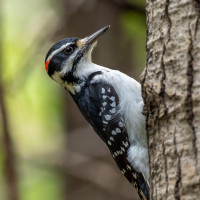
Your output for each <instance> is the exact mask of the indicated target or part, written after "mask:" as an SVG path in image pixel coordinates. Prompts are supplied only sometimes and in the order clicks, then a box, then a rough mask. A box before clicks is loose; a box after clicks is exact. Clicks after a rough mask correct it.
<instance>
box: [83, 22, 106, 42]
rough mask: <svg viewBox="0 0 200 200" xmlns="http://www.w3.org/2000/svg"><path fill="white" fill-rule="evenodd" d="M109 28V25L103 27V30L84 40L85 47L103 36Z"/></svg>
mask: <svg viewBox="0 0 200 200" xmlns="http://www.w3.org/2000/svg"><path fill="white" fill-rule="evenodd" d="M109 28H110V25H108V26H105V27H104V28H102V29H100V30H98V31H97V32H95V33H93V34H92V35H90V36H88V37H86V38H85V40H86V43H85V44H86V45H89V44H92V43H93V42H94V41H96V40H97V39H98V38H99V37H100V36H101V35H103V34H104V33H105V32H106V31H107V30H108V29H109Z"/></svg>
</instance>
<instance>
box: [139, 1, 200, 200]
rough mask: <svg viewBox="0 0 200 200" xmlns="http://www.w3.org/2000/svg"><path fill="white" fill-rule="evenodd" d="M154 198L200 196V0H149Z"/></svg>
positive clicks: (147, 86) (146, 79) (146, 92)
mask: <svg viewBox="0 0 200 200" xmlns="http://www.w3.org/2000/svg"><path fill="white" fill-rule="evenodd" d="M146 11H147V12H146V13H147V45H146V51H147V61H146V68H145V71H144V73H143V75H142V78H141V81H142V90H143V97H144V102H145V108H144V113H145V115H146V116H147V124H146V125H147V135H148V145H149V156H150V168H151V199H154V200H156V199H170V200H171V199H175V200H179V199H199V196H200V42H199V41H200V22H199V21H200V20H199V19H200V1H199V0H185V1H177V0H156V1H154V0H147V8H146Z"/></svg>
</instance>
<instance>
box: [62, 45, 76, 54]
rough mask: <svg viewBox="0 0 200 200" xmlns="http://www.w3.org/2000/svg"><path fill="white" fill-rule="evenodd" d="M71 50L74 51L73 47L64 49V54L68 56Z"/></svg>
mask: <svg viewBox="0 0 200 200" xmlns="http://www.w3.org/2000/svg"><path fill="white" fill-rule="evenodd" d="M73 50H74V49H73V47H71V46H69V47H67V48H65V49H64V53H65V54H67V55H68V54H70V53H72V51H73Z"/></svg>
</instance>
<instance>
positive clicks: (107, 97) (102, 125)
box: [45, 26, 149, 200]
mask: <svg viewBox="0 0 200 200" xmlns="http://www.w3.org/2000/svg"><path fill="white" fill-rule="evenodd" d="M109 27H110V26H106V27H104V28H102V29H100V30H99V31H97V32H95V33H94V34H92V35H90V36H88V37H85V38H83V39H80V38H75V37H72V38H65V39H62V40H60V41H58V42H57V43H56V44H54V45H53V46H52V47H51V48H50V50H49V51H48V53H47V55H46V59H45V69H46V71H47V73H48V75H49V76H50V77H51V78H52V79H53V80H55V81H56V82H57V83H58V84H60V85H61V86H62V87H64V88H65V89H66V90H67V91H68V92H69V93H70V94H71V96H72V98H73V99H74V101H75V102H76V104H77V106H78V108H79V110H80V111H81V113H82V114H83V116H84V117H85V119H86V120H87V121H88V122H89V123H90V125H91V126H92V127H93V129H94V130H95V131H96V133H97V134H98V135H99V136H100V138H101V139H102V140H103V142H104V143H105V144H106V145H107V147H108V148H109V150H110V152H111V154H112V156H113V158H114V160H115V162H116V163H117V165H118V167H119V169H120V170H121V172H122V174H124V176H125V177H126V178H127V179H128V180H129V182H130V183H131V184H132V185H133V186H134V187H135V188H136V190H137V192H138V194H139V196H140V198H141V199H147V200H149V159H148V150H147V142H146V131H145V116H143V115H142V109H143V99H142V96H141V86H140V84H139V83H138V82H137V81H136V80H134V79H132V78H130V77H129V76H127V75H125V74H123V73H121V72H119V71H116V70H111V69H108V68H106V67H102V66H99V65H96V64H94V63H92V61H91V53H92V50H93V48H94V46H95V45H96V41H97V39H98V38H99V36H101V35H102V34H103V33H104V32H105V31H106V30H107V29H108V28H109Z"/></svg>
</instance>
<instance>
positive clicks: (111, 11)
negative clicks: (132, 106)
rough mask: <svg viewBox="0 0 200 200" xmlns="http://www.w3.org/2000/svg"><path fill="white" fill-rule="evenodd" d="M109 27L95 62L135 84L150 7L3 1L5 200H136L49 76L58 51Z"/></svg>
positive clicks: (0, 59) (1, 173)
mask: <svg viewBox="0 0 200 200" xmlns="http://www.w3.org/2000/svg"><path fill="white" fill-rule="evenodd" d="M108 24H110V25H111V29H110V30H109V31H108V32H107V33H106V34H105V35H104V36H103V37H102V38H101V39H100V41H99V42H98V46H97V47H96V49H95V51H94V53H93V61H94V62H95V63H98V64H100V65H104V66H107V67H109V68H113V69H118V70H120V71H122V72H124V73H126V74H128V75H130V76H132V77H134V78H135V79H137V80H139V75H140V73H141V72H142V70H143V68H144V65H145V34H146V32H145V1H144V0H131V1H128V0H127V1H126V0H110V1H107V0H58V1H55V0H43V1H39V0H18V1H16V0H1V1H0V81H1V82H0V84H1V85H0V87H1V89H0V101H1V106H0V199H1V200H44V199H48V200H55V199H57V200H66V199H69V200H70V199H73V200H74V199H82V200H83V199H92V198H95V199H109V200H110V199H115V200H116V199H127V200H128V199H137V194H136V193H135V191H134V190H133V188H132V187H131V186H130V185H129V183H128V182H127V181H126V180H125V178H124V177H123V176H122V175H121V174H120V172H119V170H118V169H117V167H116V166H115V164H114V162H113V161H112V158H111V156H110V154H109V152H108V150H107V149H106V147H105V146H104V145H103V144H102V143H101V141H100V139H99V138H98V137H97V136H96V135H95V134H94V132H93V130H91V128H90V127H89V126H88V125H87V123H86V122H85V120H84V119H83V117H82V116H81V115H80V113H79V111H78V109H77V108H76V106H75V104H74V103H73V102H72V100H71V98H70V96H69V95H68V94H67V93H66V92H65V91H64V90H63V89H62V88H61V87H59V86H58V85H57V84H56V83H55V82H53V81H52V80H51V79H50V78H49V77H48V75H47V74H46V71H45V70H44V59H45V55H46V53H47V51H48V50H49V48H50V47H51V45H52V44H53V43H55V42H56V41H57V40H59V39H61V38H63V37H70V36H76V37H85V36H87V35H89V34H91V33H93V32H95V31H96V30H98V29H100V28H102V27H104V26H105V25H108Z"/></svg>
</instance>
